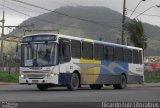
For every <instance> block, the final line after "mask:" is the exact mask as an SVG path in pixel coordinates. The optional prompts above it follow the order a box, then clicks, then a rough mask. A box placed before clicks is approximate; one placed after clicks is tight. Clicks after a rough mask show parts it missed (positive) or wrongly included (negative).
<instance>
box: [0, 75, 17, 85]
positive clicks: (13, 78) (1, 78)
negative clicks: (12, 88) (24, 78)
mask: <svg viewBox="0 0 160 108" xmlns="http://www.w3.org/2000/svg"><path fill="white" fill-rule="evenodd" d="M18 78H19V73H10V74H9V73H8V72H0V82H8V83H18V81H19V79H18Z"/></svg>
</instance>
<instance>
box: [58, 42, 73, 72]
mask: <svg viewBox="0 0 160 108" xmlns="http://www.w3.org/2000/svg"><path fill="white" fill-rule="evenodd" d="M70 60H71V55H70V40H68V39H59V62H60V64H59V70H60V73H70Z"/></svg>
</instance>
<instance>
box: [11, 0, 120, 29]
mask: <svg viewBox="0 0 160 108" xmlns="http://www.w3.org/2000/svg"><path fill="white" fill-rule="evenodd" d="M12 1H14V0H12ZM10 3H11V2H10ZM11 4H15V3H11ZM15 5H17V4H15ZM17 6H20V5H17ZM20 7H22V8H26V7H23V6H20ZM26 9H29V10H32V11H35V10H33V9H31V8H26ZM48 11H49V10H48ZM50 11H51V10H50ZM36 12H39V13H44V14H48V15H52V16H55V15H54V14H52V13H45V12H42V11H37V10H36ZM51 12H52V11H51ZM25 15H26V14H25ZM26 16H28V15H26ZM29 16H30V15H29ZM79 20H80V19H79ZM88 21H91V20H88ZM89 23H92V24H96V25H97V26H101V27H112V28H115V29H118V30H119V29H120V26H119V27H118V26H107V25H105V24H102V23H100V22H94V23H93V22H89ZM57 25H61V24H57ZM68 27H69V26H68ZM72 28H75V27H72ZM76 28H78V27H76ZM78 29H81V28H78Z"/></svg>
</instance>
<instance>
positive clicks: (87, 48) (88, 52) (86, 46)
mask: <svg viewBox="0 0 160 108" xmlns="http://www.w3.org/2000/svg"><path fill="white" fill-rule="evenodd" d="M82 57H83V58H85V59H93V44H92V43H88V42H83V43H82Z"/></svg>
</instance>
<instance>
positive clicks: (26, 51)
mask: <svg viewBox="0 0 160 108" xmlns="http://www.w3.org/2000/svg"><path fill="white" fill-rule="evenodd" d="M21 48H22V50H21V51H22V52H21V53H22V56H21V60H22V63H21V65H22V66H28V67H32V66H33V67H41V66H53V65H56V64H57V63H58V45H57V44H56V43H53V42H52V43H30V44H22V47H21Z"/></svg>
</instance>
